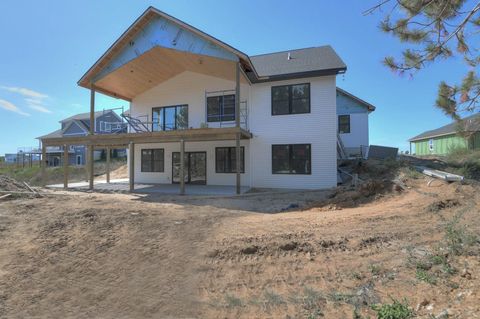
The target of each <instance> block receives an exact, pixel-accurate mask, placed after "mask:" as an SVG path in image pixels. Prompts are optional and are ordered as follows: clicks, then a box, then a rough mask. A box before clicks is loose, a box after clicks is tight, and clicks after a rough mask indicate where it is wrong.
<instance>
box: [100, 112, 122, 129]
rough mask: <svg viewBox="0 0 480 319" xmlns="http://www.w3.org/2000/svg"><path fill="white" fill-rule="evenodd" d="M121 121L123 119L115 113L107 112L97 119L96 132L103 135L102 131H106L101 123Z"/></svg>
mask: <svg viewBox="0 0 480 319" xmlns="http://www.w3.org/2000/svg"><path fill="white" fill-rule="evenodd" d="M121 121H122V119H121V118H120V117H119V116H118V115H117V114H115V113H114V112H113V111H109V112H105V114H102V115H100V116H98V117H97V118H96V119H95V132H99V133H101V132H102V130H104V127H103V125H101V122H107V123H117V122H121Z"/></svg>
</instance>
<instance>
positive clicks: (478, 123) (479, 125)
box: [409, 113, 480, 142]
mask: <svg viewBox="0 0 480 319" xmlns="http://www.w3.org/2000/svg"><path fill="white" fill-rule="evenodd" d="M462 123H463V124H465V128H464V130H465V131H467V132H476V131H480V113H476V114H473V115H470V116H468V117H465V118H463V119H462ZM459 124H460V123H458V122H456V121H455V122H452V123H450V124H447V125H445V126H442V127H439V128H437V129H434V130H430V131H426V132H423V133H422V134H419V135H417V136H414V137H412V138H411V139H409V141H410V142H413V141H418V140H424V139H427V138H432V137H436V136H443V135H451V134H456V133H457V132H458V130H459Z"/></svg>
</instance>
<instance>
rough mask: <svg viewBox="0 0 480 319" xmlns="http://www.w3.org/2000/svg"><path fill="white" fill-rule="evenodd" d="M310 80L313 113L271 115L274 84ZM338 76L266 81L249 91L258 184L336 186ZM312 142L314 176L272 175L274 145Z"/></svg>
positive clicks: (254, 182)
mask: <svg viewBox="0 0 480 319" xmlns="http://www.w3.org/2000/svg"><path fill="white" fill-rule="evenodd" d="M307 82H308V83H310V95H311V113H308V114H292V115H276V116H272V115H271V87H272V86H276V85H283V84H295V83H307ZM335 90H336V87H335V76H326V77H317V78H310V79H299V80H290V81H282V82H273V83H264V84H257V85H254V86H252V88H251V92H250V99H249V100H250V129H251V132H252V133H253V135H254V137H253V139H252V140H250V161H251V167H252V172H251V174H252V175H251V180H252V185H253V186H255V187H274V188H300V189H316V188H328V187H334V186H336V185H337V173H336V171H337V158H336V94H335ZM303 143H307V144H311V145H312V148H311V150H312V174H311V175H279V174H272V144H303Z"/></svg>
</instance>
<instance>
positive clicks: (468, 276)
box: [460, 268, 472, 279]
mask: <svg viewBox="0 0 480 319" xmlns="http://www.w3.org/2000/svg"><path fill="white" fill-rule="evenodd" d="M460 276H462V277H463V278H466V279H472V274H471V273H470V272H469V271H468V269H467V268H464V269H463V270H462V273H461V274H460Z"/></svg>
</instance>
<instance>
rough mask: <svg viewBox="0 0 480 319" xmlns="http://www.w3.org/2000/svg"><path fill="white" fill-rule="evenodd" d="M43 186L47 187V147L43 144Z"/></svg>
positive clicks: (41, 162) (41, 161) (41, 166)
mask: <svg viewBox="0 0 480 319" xmlns="http://www.w3.org/2000/svg"><path fill="white" fill-rule="evenodd" d="M40 169H41V175H42V186H45V185H47V175H46V172H47V147H46V146H45V145H44V144H43V143H42V158H41V159H40Z"/></svg>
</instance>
